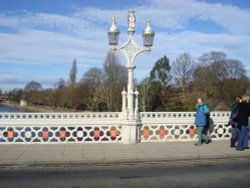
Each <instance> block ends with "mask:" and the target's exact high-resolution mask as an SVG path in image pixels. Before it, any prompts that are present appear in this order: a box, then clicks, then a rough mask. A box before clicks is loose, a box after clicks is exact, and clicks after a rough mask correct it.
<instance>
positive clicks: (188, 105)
mask: <svg viewBox="0 0 250 188" xmlns="http://www.w3.org/2000/svg"><path fill="white" fill-rule="evenodd" d="M135 83H136V87H137V89H138V91H139V93H140V95H139V107H140V111H193V110H194V103H195V101H196V98H198V97H202V98H203V99H204V100H205V101H206V103H208V104H209V105H210V107H211V108H212V109H214V110H228V109H229V108H230V105H231V103H232V102H233V101H234V99H235V97H237V96H241V95H243V94H249V93H250V84H249V83H250V82H249V78H248V76H247V71H246V68H245V67H244V65H243V64H242V63H241V62H240V61H238V60H234V59H229V58H227V56H226V54H225V53H224V52H217V51H211V52H209V53H205V54H203V55H202V56H200V57H199V58H198V59H197V58H193V57H192V56H191V55H190V54H188V53H182V54H180V55H179V56H178V57H177V58H176V59H175V60H174V61H173V62H172V63H171V64H170V61H169V59H168V57H167V56H164V57H162V58H160V59H159V60H157V61H156V63H155V64H154V66H153V68H152V70H151V71H150V74H149V75H148V77H146V78H145V79H143V80H142V81H140V82H138V81H137V80H135ZM126 85H127V68H126V67H125V66H123V65H121V63H120V62H119V59H118V58H117V56H116V55H115V54H114V53H113V52H108V54H107V56H106V59H105V61H104V66H103V68H97V67H93V68H90V69H89V70H88V71H87V72H86V73H85V74H84V75H83V76H82V77H81V78H80V79H79V80H77V61H76V59H75V60H74V61H73V63H72V67H71V70H70V72H69V78H68V80H67V81H65V80H64V79H59V80H58V81H57V82H56V83H55V84H54V88H51V89H42V85H41V84H40V83H38V82H36V81H30V82H29V83H28V84H27V85H26V86H25V88H24V89H14V90H12V91H10V92H8V97H9V99H10V100H12V101H16V102H19V101H20V100H21V99H24V100H26V101H27V102H28V104H31V105H42V106H50V107H53V108H64V109H71V110H80V111H120V110H121V103H122V101H121V100H122V97H121V92H122V90H123V87H125V86H126Z"/></svg>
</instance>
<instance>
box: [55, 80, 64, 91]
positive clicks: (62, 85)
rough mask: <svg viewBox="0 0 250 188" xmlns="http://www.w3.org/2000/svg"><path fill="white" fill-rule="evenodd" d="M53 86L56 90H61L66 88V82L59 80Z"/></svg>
mask: <svg viewBox="0 0 250 188" xmlns="http://www.w3.org/2000/svg"><path fill="white" fill-rule="evenodd" d="M54 86H55V87H56V88H58V89H62V88H64V87H66V82H65V80H64V79H62V78H60V79H59V80H58V81H57V82H56V83H55V84H54Z"/></svg>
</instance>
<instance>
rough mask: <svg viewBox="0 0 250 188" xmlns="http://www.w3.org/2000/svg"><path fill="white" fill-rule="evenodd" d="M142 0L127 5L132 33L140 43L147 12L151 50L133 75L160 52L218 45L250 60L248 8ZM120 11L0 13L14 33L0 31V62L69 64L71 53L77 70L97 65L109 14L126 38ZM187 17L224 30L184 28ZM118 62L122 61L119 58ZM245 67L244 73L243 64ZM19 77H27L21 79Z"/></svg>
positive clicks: (196, 52) (1, 22) (141, 73)
mask: <svg viewBox="0 0 250 188" xmlns="http://www.w3.org/2000/svg"><path fill="white" fill-rule="evenodd" d="M145 2H146V3H145V4H144V5H142V6H138V7H132V8H133V9H135V10H136V13H137V23H138V26H139V29H138V32H137V33H136V34H135V38H136V41H139V42H138V43H141V29H143V28H142V27H144V26H145V18H146V17H148V16H150V17H151V20H152V27H153V28H154V30H155V31H156V36H155V44H154V46H153V48H152V52H151V53H150V54H148V55H143V56H141V57H139V58H138V59H137V62H136V64H137V67H138V68H137V69H136V71H135V72H136V75H137V76H138V78H139V79H142V78H143V77H146V76H148V73H149V71H150V69H151V68H152V66H153V64H154V63H155V62H156V60H157V59H159V58H161V57H162V56H163V55H167V56H168V57H169V58H170V60H171V61H173V60H174V59H175V58H176V56H178V55H179V54H180V53H183V52H189V53H190V54H191V55H193V56H195V57H198V56H200V55H202V54H203V53H206V52H209V51H210V50H221V51H224V52H225V53H226V54H227V55H228V57H229V58H233V59H239V60H240V61H242V62H243V63H244V64H245V65H247V63H248V61H249V59H250V55H249V53H248V52H249V51H250V35H249V33H250V22H249V20H250V12H249V10H243V9H240V8H237V7H234V6H229V5H223V4H209V3H206V2H204V1H196V0H175V1H172V0H171V1H170V0H147V1H145ZM126 14H127V10H123V9H120V10H105V9H99V8H93V7H87V8H79V9H77V11H76V12H74V13H72V14H71V15H58V14H50V13H42V12H40V13H33V12H23V13H22V14H21V15H16V14H10V13H2V14H0V26H3V27H6V28H12V29H14V30H15V31H16V32H12V33H4V32H2V33H0V65H1V63H11V64H32V65H37V66H49V65H51V64H56V65H63V66H68V67H70V66H71V63H72V60H73V59H74V58H76V59H77V62H78V66H79V68H80V69H86V68H88V67H91V66H97V67H101V66H102V64H103V61H104V58H105V56H106V52H107V51H108V50H109V46H108V41H107V36H106V29H107V27H109V26H110V20H111V17H112V16H117V22H118V25H119V26H120V27H121V29H122V33H121V36H120V38H121V43H122V42H124V41H125V40H126V39H127V35H126V30H125V31H124V29H125V28H123V27H125V26H126V25H127V20H126V19H127V18H126ZM191 19H197V20H200V21H211V22H213V23H215V24H217V25H219V26H221V27H223V28H225V30H224V32H223V33H222V32H221V33H217V34H215V33H214V34H208V33H201V32H198V31H190V30H188V28H187V25H188V22H189V21H190V20H191ZM178 29H181V30H178ZM169 31H170V32H169ZM173 31H174V32H173ZM121 43H120V44H121ZM121 61H122V62H124V59H121ZM248 70H249V72H250V69H249V66H248ZM59 77H60V76H59ZM37 78H38V77H37ZM18 79H19V78H15V77H11V78H8V77H6V75H5V77H3V76H2V77H0V83H1V84H3V82H5V83H7V82H8V83H10V81H11V80H18ZM34 79H35V78H34ZM38 79H40V78H38ZM53 79H54V78H53ZM4 80H5V81H4ZM20 80H22V79H20ZM51 80H52V79H51ZM56 80H57V79H55V80H54V81H53V82H55V81H56ZM24 81H25V83H26V82H27V80H25V79H24ZM42 82H45V81H44V80H42Z"/></svg>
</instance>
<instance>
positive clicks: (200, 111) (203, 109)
mask: <svg viewBox="0 0 250 188" xmlns="http://www.w3.org/2000/svg"><path fill="white" fill-rule="evenodd" d="M195 107H196V115H195V122H194V124H195V125H196V134H197V136H198V142H197V143H195V145H196V146H200V145H202V143H203V141H205V142H206V143H207V142H208V141H209V138H208V136H206V135H204V134H203V129H204V127H205V126H206V124H207V114H209V113H210V109H209V107H208V106H207V105H206V104H204V103H203V101H202V99H201V98H198V99H197V103H196V105H195Z"/></svg>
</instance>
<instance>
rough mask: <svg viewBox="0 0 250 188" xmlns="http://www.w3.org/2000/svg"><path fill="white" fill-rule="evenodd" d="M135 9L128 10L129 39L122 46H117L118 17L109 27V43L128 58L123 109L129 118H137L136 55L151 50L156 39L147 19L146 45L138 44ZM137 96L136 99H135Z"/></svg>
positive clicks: (144, 33) (144, 36)
mask: <svg viewBox="0 0 250 188" xmlns="http://www.w3.org/2000/svg"><path fill="white" fill-rule="evenodd" d="M135 21H136V17H135V11H134V10H129V11H128V35H129V36H128V40H127V42H126V43H125V44H124V45H122V46H121V47H117V44H118V40H119V34H120V30H119V29H118V28H117V26H116V19H115V17H112V25H111V27H110V28H109V29H108V38H109V44H110V45H111V49H112V50H114V51H115V50H117V51H119V52H120V53H121V54H123V55H124V57H125V58H126V60H127V69H128V85H127V92H126V91H123V92H122V96H123V104H122V111H123V112H124V114H126V115H125V118H126V119H127V120H136V117H137V116H136V113H137V111H138V101H137V102H136V100H138V94H139V93H138V91H136V92H135V89H134V83H133V79H134V72H133V71H134V69H135V68H136V66H135V64H134V62H135V59H136V57H137V56H138V55H139V54H141V53H143V52H150V50H151V46H152V45H153V40H154V32H153V31H152V29H151V23H150V20H149V19H147V25H146V29H145V30H144V32H143V33H142V37H143V44H144V47H141V46H139V45H137V44H136V43H135V41H134V38H133V35H134V33H135ZM135 97H136V100H135Z"/></svg>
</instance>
